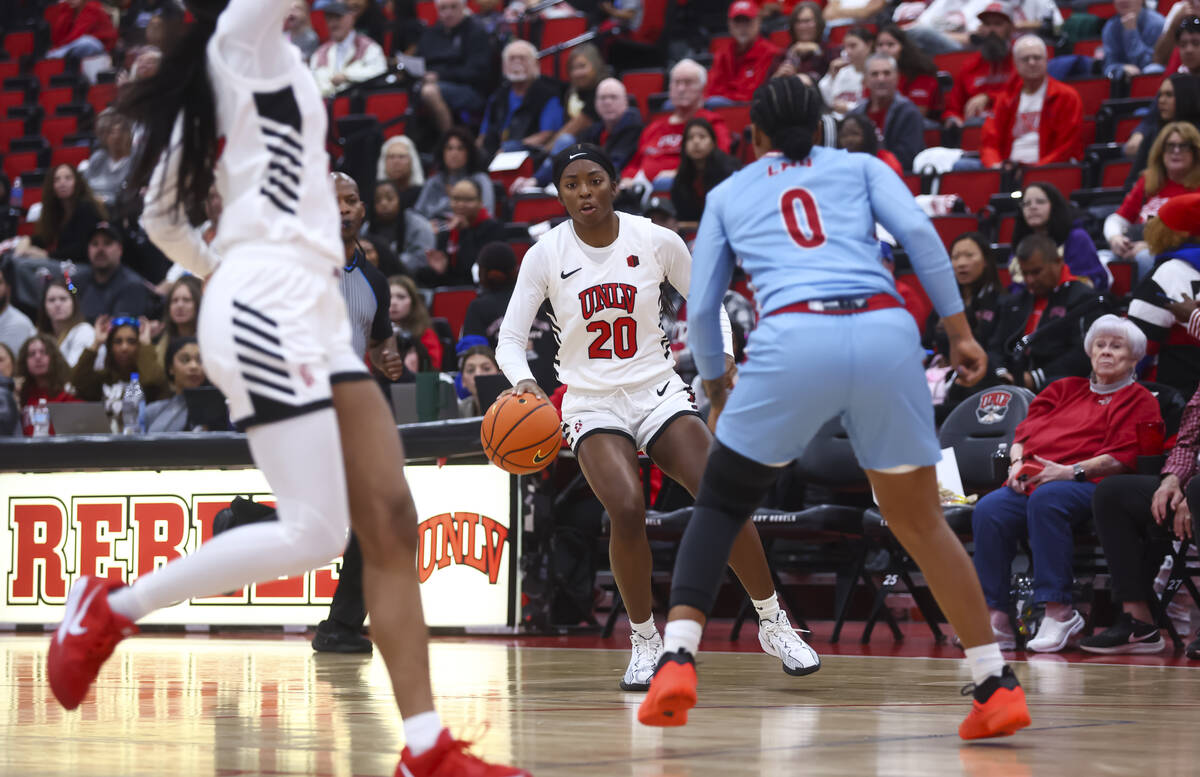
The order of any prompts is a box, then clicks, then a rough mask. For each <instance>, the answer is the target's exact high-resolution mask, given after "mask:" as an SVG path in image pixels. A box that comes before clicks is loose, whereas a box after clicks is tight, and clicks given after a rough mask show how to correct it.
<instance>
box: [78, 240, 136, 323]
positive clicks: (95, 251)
mask: <svg viewBox="0 0 1200 777" xmlns="http://www.w3.org/2000/svg"><path fill="white" fill-rule="evenodd" d="M121 241H122V237H121V232H120V230H119V229H118V228H117V227H116V225H114V224H110V223H109V222H107V221H101V222H100V223H99V224H97V225H96V228H95V229H94V230H92V235H91V237H90V238H89V240H88V262H89V266H88V267H84V268H83V269H81V270H80V271H79V273H78V274H77V275H76V276H75V278H74V281H75V285H76V287H77V288H78V289H79V297H78V304H79V310H80V312H81V313H83V317H84V318H85V319H87V320H88V321H95V320H96V317H97V316H113V315H116V314H117V313H121V314H124V315H128V316H133V317H134V318H137V317H139V316H144V315H146V314H147V312H148V311H149V309H150V299H151V295H152V294H153V291H152V290H151V287H150V284H148V283H147V282H146V279H145V278H143V277H142V276H140V275H138V274H137V273H136V272H134V271H133V270H131V269H129V268H128V267H126V266H125V265H123V264H121V257H122V256H123V255H124V253H125V249H124V246H123V244H122V242H121Z"/></svg>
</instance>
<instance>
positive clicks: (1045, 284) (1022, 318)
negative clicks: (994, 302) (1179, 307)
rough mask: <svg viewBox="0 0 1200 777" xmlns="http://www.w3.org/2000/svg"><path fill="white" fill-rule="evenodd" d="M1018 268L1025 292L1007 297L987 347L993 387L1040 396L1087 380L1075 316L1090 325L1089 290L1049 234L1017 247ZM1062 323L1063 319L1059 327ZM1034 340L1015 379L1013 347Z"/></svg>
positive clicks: (1093, 314) (1093, 315)
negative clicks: (1058, 384)
mask: <svg viewBox="0 0 1200 777" xmlns="http://www.w3.org/2000/svg"><path fill="white" fill-rule="evenodd" d="M1017 264H1018V266H1019V267H1020V269H1021V274H1022V276H1023V277H1024V279H1025V288H1024V289H1022V290H1020V291H1017V292H1016V293H1014V294H1013V295H1012V297H1010V298H1009V299H1008V301H1007V304H1006V305H1005V306H1004V307H1002V308H1001V309H1000V311H999V315H998V322H997V325H996V330H995V332H993V334H992V337H991V339H990V340H989V341H988V343H987V344H986V349H987V355H988V374H990V375H992V376H993V377H994V381H993V382H985V383H984V384H983V385H978V386H977V387H978V388H983V387H984V386H986V385H996V382H999V383H1001V384H1004V383H1008V384H1013V383H1015V384H1016V385H1019V386H1023V387H1025V388H1027V389H1031V390H1033V391H1035V392H1036V391H1041V390H1042V389H1043V388H1045V387H1046V386H1047V385H1049V384H1050V383H1053V382H1054V381H1056V380H1059V379H1060V378H1066V377H1070V376H1083V375H1087V371H1088V354H1087V351H1086V350H1085V349H1084V348H1083V337H1082V334H1081V331H1082V327H1081V326H1080V324H1079V322H1078V320H1076V317H1077V316H1083V322H1084V323H1085V324H1090V323H1091V322H1092V321H1093V320H1095V318H1096V315H1097V312H1098V311H1093V310H1092V308H1091V307H1090V303H1093V302H1094V301H1095V299H1096V292H1095V290H1093V289H1092V287H1091V286H1090V285H1088V284H1086V283H1084V282H1082V281H1080V280H1077V279H1076V278H1075V277H1074V276H1073V275H1072V274H1071V271H1070V269H1069V268H1068V267H1067V265H1066V263H1065V262H1063V260H1062V257H1061V256H1059V253H1058V246H1057V245H1055V243H1054V240H1053V239H1052V238H1051V237H1050V236H1049V235H1030V236H1029V237H1027V238H1025V239H1024V240H1022V241H1021V242H1020V243H1019V244H1018V245H1017ZM1061 319H1067V321H1065V322H1061V323H1060V320H1061ZM1024 335H1034V338H1033V341H1032V342H1031V343H1030V345H1029V347H1028V348H1027V349H1025V351H1024V363H1023V365H1020V366H1022V367H1023V374H1020V375H1018V374H1014V371H1013V370H1015V369H1016V368H1017V367H1018V365H1016V364H1015V363H1014V361H1013V355H1014V353H1013V347H1014V344H1015V343H1016V342H1017V340H1019V339H1020V338H1021V337H1022V336H1024Z"/></svg>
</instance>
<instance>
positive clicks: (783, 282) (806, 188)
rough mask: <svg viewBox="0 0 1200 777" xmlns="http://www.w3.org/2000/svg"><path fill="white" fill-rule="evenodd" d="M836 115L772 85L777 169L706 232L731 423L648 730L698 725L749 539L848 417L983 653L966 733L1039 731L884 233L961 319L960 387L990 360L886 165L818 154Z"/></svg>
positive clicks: (767, 154)
mask: <svg viewBox="0 0 1200 777" xmlns="http://www.w3.org/2000/svg"><path fill="white" fill-rule="evenodd" d="M819 107H820V101H819V99H818V97H817V95H816V93H815V92H814V91H813V90H812V89H811V88H810V87H806V86H805V85H804V84H802V83H801V82H800V81H799V80H797V79H795V78H776V79H772V80H770V81H768V82H767V83H766V84H765V85H764V86H762V87H760V88H759V90H758V91H757V92H755V95H754V103H753V105H752V107H751V112H750V117H751V120H752V122H753V132H754V134H753V139H754V147H755V151H756V152H757V153H758V155H759V157H760V158H759V159H758V161H757V162H755V163H753V164H751V165H749V166H747V167H745V168H744V169H742V170H741V171H740V172H737V173H735V174H734V175H732V176H730V177H729V178H728V179H726V180H725V181H724V182H723V183H722V184H721V185H720V186H718V187H717V188H715V189H714V190H713V191H712V192H711V193H710V194H709V196H708V200H707V203H706V206H705V210H704V216H703V217H702V219H701V221H700V231H699V233H698V235H697V237H696V249H695V257H694V261H693V267H692V279H691V290H690V292H689V295H688V299H689V304H690V306H691V314H690V316H689V324H690V331H689V335H688V337H689V344H690V346H691V347H692V351H693V354H694V356H695V359H696V366H697V367H698V368H699V370H700V375H701V377H702V378H704V388H705V391H706V392H708V395H709V398H710V399H711V400H712V408H713V409H712V413H713V414H714V416H716V417H718V418H719V420H718V421H717V423H716V442H715V443H714V446H713V449H712V452H711V454H710V456H709V459H708V465H707V468H706V469H705V472H704V480H703V482H702V483H701V486H700V493H699V495H698V496H697V497H696V507H695V509H694V511H693V514H692V520H691V522H690V523H689V524H688V527H687V530H686V532H685V533H684V537H683V542H682V543H681V545H680V548H679V556H678V560H677V562H676V566H675V577H674V580H673V583H672V588H671V614H670V622H669V623H668V624H667V631H666V634H665V639H664V643H665V644H664V650H665V652H664V655H663V658H662V660H661V661H660V662H659V665H658V669H657V672H656V673H655V676H654V679H653V681H652V682H651V685H650V692H649V694H648V695H647V697H646V699H645V701H644V702H643V703H642V705H641V708H640V709H639V711H638V719H639V720H640V721H641V722H642V723H645V724H648V725H657V726H678V725H683V724H684V723H686V722H687V714H688V710H689V709H690V708H691V707H693V706H694V705H695V703H696V673H695V665H694V660H693V656H694V655H695V653H696V649H697V646H698V645H699V640H700V634H701V631H702V629H703V624H704V621H705V619H706V618H707V616H708V612H709V611H710V610H711V608H712V605H713V602H714V600H715V598H716V593H717V589H718V587H719V585H720V581H721V574H722V571H723V569H724V566H725V560H726V559H727V558H728V555H729V547H730V544H731V542H732V541H733V538H734V537H735V536H736V535H737V532H738V531H739V529H740V528H741V526H742V524H743V523H744V522H745V521H746V520H747V519H749V517H750V515H751V514H752V513H753V511H754V510H755V508H757V507H758V505H759V504H760V503H761V502H762V499H763V497H764V496H765V495H766V492H767V490H768V489H769V488H770V486H771V485H772V483H773V482H774V480H775V477H776V474H777V472H778V467H781V466H783V465H785V464H787V463H789V462H790V461H791V460H793V459H795V458H797V457H798V456H800V454H801V453H802V452H803V451H804V449H805V448H806V447H807V446H808V444H809V442H810V441H811V440H812V438H813V436H814V434H815V433H816V431H817V429H819V428H820V427H821V426H822V425H823V424H824V423H825V422H826V421H828V420H829V419H830V418H834V417H840V418H841V420H842V423H843V424H844V426H845V427H846V431H847V432H848V434H849V436H850V441H851V443H852V444H853V446H854V451H855V454H856V456H857V457H858V460H859V463H860V464H862V466H863V467H864V468H865V469H866V470H867V474H868V476H869V477H870V480H871V485H872V486H873V488H874V490H875V494H876V498H877V500H878V502H879V506H880V510H881V511H882V513H883V515H884V517H885V518H886V519H887V521H888V525H889V526H890V528H891V529H892V531H893V532H894V533H895V535H896V537H897V538H898V539H899V540H900V542H901V543H902V544H903V545H904V547H905V549H906V550H907V551H908V552H909V554H910V555H911V556H912V558H913V559H914V560H915V561H916V562H917V563H918V564H919V565H920V566H921V568H922V570H923V572H924V573H925V579H926V581H927V582H928V584H929V587H930V590H931V591H932V592H933V594H934V596H935V597H936V598H937V600H938V603H939V605H941V607H942V611H943V612H944V613H945V614H946V616H947V618H948V619H949V621H950V623H951V625H952V626H954V627H955V630H956V632H957V633H958V635H959V638H960V639H961V641H962V643H963V645H964V646H965V647H966V652H967V663H968V665H969V667H970V669H971V672H972V675H973V677H974V679H975V684H976V685H975V702H974V707H973V708H972V711H971V713H970V715H968V717H967V719H966V720H965V721H963V723H962V725H961V726H960V727H959V735H960V736H961V737H962V738H964V739H978V738H983V737H993V736H1003V735H1007V734H1012V733H1013V732H1015V731H1016V730H1018V729H1020V728H1023V727H1025V726H1028V725H1029V723H1030V719H1029V711H1028V708H1027V706H1026V703H1025V695H1024V691H1023V690H1022V689H1021V686H1020V683H1018V682H1017V679H1016V676H1015V675H1014V674H1013V672H1012V669H1011V668H1009V667H1008V666H1007V665H1006V664H1005V663H1004V658H1003V657H1002V656H1001V654H1000V649H999V647H998V646H997V645H996V641H995V637H994V635H993V633H992V628H991V623H990V621H989V619H988V611H987V606H986V605H985V603H984V599H983V593H982V591H981V589H980V586H979V581H978V578H977V577H976V576H975V570H974V567H973V566H972V564H971V560H970V558H969V557H968V556H967V554H966V552H965V551H964V550H963V547H962V545H961V543H959V541H958V539H957V538H956V537H955V536H954V533H953V532H952V531H951V530H950V528H949V527H948V526H947V524H946V522H945V520H944V519H943V517H942V508H941V502H940V498H939V495H938V485H937V478H936V476H935V474H934V468H933V465H934V464H936V463H937V461H938V459H939V458H940V450H939V446H938V442H937V438H936V435H935V434H934V427H933V407H932V402H931V401H930V396H929V391H928V389H927V388H926V385H925V379H924V370H923V368H922V356H923V351H922V350H921V346H920V342H919V340H920V338H919V336H918V333H917V327H916V324H915V322H914V321H913V320H912V317H911V316H910V315H909V314H908V313H907V312H906V311H905V310H904V309H903V307H901V303H900V298H899V295H897V293H896V289H895V285H894V283H893V282H892V278H891V276H890V274H889V273H888V272H887V271H886V270H885V269H884V267H883V266H882V264H881V262H880V258H879V249H878V243H877V242H876V240H875V223H876V222H879V223H881V224H882V225H883V226H884V227H885V228H887V230H888V231H889V232H891V233H892V234H893V235H895V236H896V237H897V238H898V239H899V240H900V242H901V243H902V244H903V245H904V247H905V248H906V249H907V251H908V253H909V255H910V256H911V258H912V263H913V267H914V268H915V269H916V271H917V274H918V276H919V277H920V279H921V283H922V284H923V285H924V287H925V290H926V291H927V292H928V294H929V297H930V299H931V300H932V301H933V304H934V306H935V307H936V308H937V310H938V312H939V313H940V314H941V316H942V317H943V322H944V324H945V327H946V332H947V333H948V335H949V336H950V342H951V346H950V350H951V357H950V358H951V362H952V363H953V364H954V366H955V367H956V368H957V369H958V373H959V376H960V380H962V381H963V382H964V383H967V384H972V383H975V382H977V381H978V380H979V378H980V377H982V375H983V370H984V366H985V364H986V357H985V356H984V352H983V349H982V348H980V346H979V344H978V343H977V342H975V340H974V338H973V337H972V336H971V331H970V328H969V327H968V325H967V321H966V317H965V316H964V315H963V307H962V302H961V300H960V298H959V295H958V292H957V289H956V286H955V282H954V276H953V272H952V271H951V267H950V261H949V258H948V257H947V255H946V251H945V249H944V248H943V247H942V244H941V240H940V239H939V238H938V236H937V233H936V232H935V231H934V229H933V226H932V225H931V224H930V223H929V220H928V219H927V218H926V217H925V215H924V213H922V212H921V210H920V208H918V206H917V204H916V202H915V201H914V200H913V197H912V195H911V194H909V192H908V190H907V188H906V187H905V186H904V184H903V183H902V182H901V181H900V179H899V178H898V177H897V176H896V175H895V174H894V173H893V172H892V171H891V170H889V169H888V168H887V167H886V166H885V165H884V164H883V163H882V162H880V161H879V160H877V159H875V158H873V157H869V156H866V155H863V154H848V153H846V152H844V151H835V150H830V149H825V148H817V149H813V136H814V133H815V131H816V129H817V125H818V121H819ZM735 257H737V258H738V259H740V261H741V264H742V266H743V267H744V268H745V269H746V271H747V272H748V273H749V275H750V277H751V279H752V282H753V284H754V286H755V289H756V294H755V296H756V299H757V300H758V303H759V307H760V310H761V313H762V316H761V322H760V324H759V326H758V328H757V329H756V330H755V332H754V334H753V336H752V337H751V341H750V347H749V349H748V351H747V354H748V360H747V363H746V364H745V365H744V367H743V368H742V370H741V373H740V377H739V382H738V384H737V387H736V389H734V390H733V392H732V394H730V395H729V397H728V403H726V389H725V385H724V384H723V383H722V382H721V380H720V378H721V376H722V375H723V373H724V361H723V356H722V353H721V344H720V343H721V341H720V337H719V335H720V332H719V330H718V328H717V323H716V322H717V311H718V310H719V309H720V305H721V300H722V297H723V296H724V293H725V290H726V289H727V288H728V287H729V282H730V278H731V276H732V274H733V268H734V263H735ZM711 423H712V419H711V418H710V424H711Z"/></svg>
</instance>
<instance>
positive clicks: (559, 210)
mask: <svg viewBox="0 0 1200 777" xmlns="http://www.w3.org/2000/svg"><path fill="white" fill-rule="evenodd" d="M565 215H567V211H566V210H565V209H564V208H563V205H562V203H561V202H559V201H558V198H557V197H549V196H547V195H545V194H518V195H517V196H516V197H514V198H513V212H512V219H511V221H520V222H524V223H526V224H538V223H540V222H543V221H549V220H550V219H552V218H556V217H558V216H565Z"/></svg>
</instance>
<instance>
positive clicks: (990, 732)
mask: <svg viewBox="0 0 1200 777" xmlns="http://www.w3.org/2000/svg"><path fill="white" fill-rule="evenodd" d="M968 693H972V694H973V695H974V697H975V703H974V706H973V707H972V708H971V714H970V715H967V719H966V720H964V721H963V722H962V724H961V725H960V726H959V727H958V735H959V736H960V737H962V738H963V739H986V738H988V737H1007V736H1011V735H1013V734H1015V733H1017V731H1018V730H1020V729H1023V728H1025V727H1026V726H1028V725H1029V724H1030V722H1031V721H1030V719H1029V707H1028V706H1026V704H1025V691H1024V690H1022V689H1021V684H1020V683H1019V682H1017V676H1016V675H1015V674H1013V670H1012V667H1010V666H1008V665H1005V667H1004V672H1003V673H1002V674H1001V675H1000V676H999V677H996V676H995V675H993V676H991V677H989V678H988V679H987V681H986V682H984V683H983V684H982V685H974V684H972V685H968V686H967V687H965V688H963V695H964V696H966V695H967V694H968Z"/></svg>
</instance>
